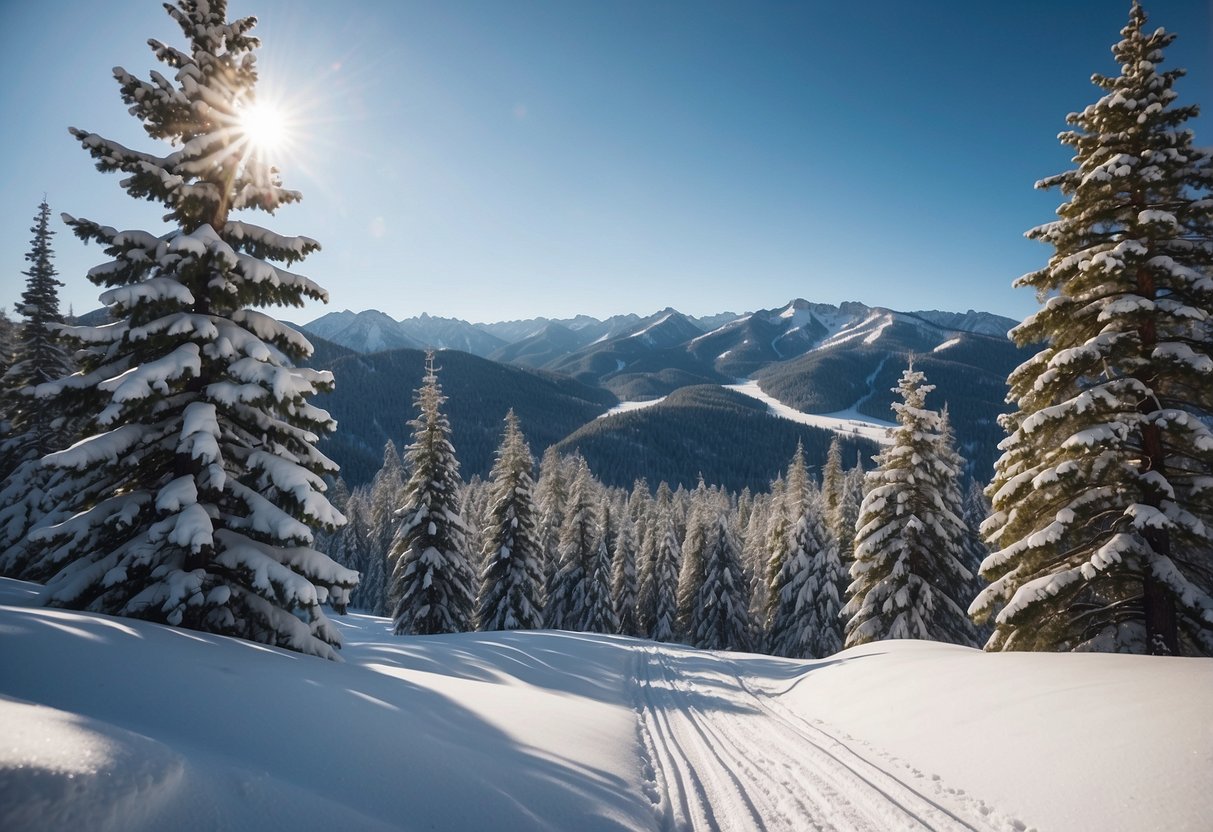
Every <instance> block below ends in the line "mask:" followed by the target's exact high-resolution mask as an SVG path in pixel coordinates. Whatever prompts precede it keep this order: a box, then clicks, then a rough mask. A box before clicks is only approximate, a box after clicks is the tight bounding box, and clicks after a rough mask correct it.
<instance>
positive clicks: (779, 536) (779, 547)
mask: <svg viewBox="0 0 1213 832" xmlns="http://www.w3.org/2000/svg"><path fill="white" fill-rule="evenodd" d="M809 493H810V491H809V469H808V466H807V465H806V464H805V460H804V445H803V444H802V443H801V442H797V443H796V453H794V454H793V455H792V461H791V462H790V463H789V464H788V475H787V478H786V480H785V486H784V489H783V491H782V493H781V494H780V498H779V500H780V506H779V513H778V514H777V515H775V517H774V518H773V519H774V523H773V524H772V526H771V532H770V538H769V540H770V543H769V549H768V550H767V564H766V574H765V575H764V580H765V582H766V585H767V586H766V589H765V591H764V593H763V594H764V595H765V596H766V599H767V603H766V607H765V609H764V610H763V620H764V621H765V622H767V625H768V627H769V625H770V622H771V621H772V619H773V618H774V615H775V607H776V606H777V605H778V604H779V594H778V591H777V590H776V588H775V587H776V584H777V583H778V581H779V575H780V573H781V572H782V571H783V568H784V564H785V563H786V561H787V559H788V558H790V557H791V556H792V554H793V546H794V541H793V540H792V530H793V529H794V528H795V525H796V522H797V521H798V520H799V519H800V518H801V517H802V516H803V515H804V513H805V511H806V508H807V506H808V504H809Z"/></svg>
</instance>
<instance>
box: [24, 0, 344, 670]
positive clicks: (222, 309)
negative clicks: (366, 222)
mask: <svg viewBox="0 0 1213 832" xmlns="http://www.w3.org/2000/svg"><path fill="white" fill-rule="evenodd" d="M166 8H167V10H168V13H169V15H170V16H171V17H172V18H173V20H174V21H175V22H176V23H177V24H178V25H179V26H180V28H181V30H182V32H183V33H184V35H185V38H186V40H187V48H186V50H184V51H182V50H179V49H177V48H174V47H171V46H167V45H165V44H162V43H160V42H158V41H154V40H153V41H150V42H149V43H150V45H151V47H152V50H153V52H154V53H155V55H156V57H157V59H159V60H160V61H161V62H162V63H164V64H166V65H167V66H168V67H169V68H171V70H172V72H171V73H170V78H172V79H175V81H174V80H170V78H166V77H164V76H162V75H160V74H159V73H153V74H152V80H151V81H150V82H149V81H142V80H140V79H138V78H136V77H135V76H133V75H131V74H129V73H128V72H126V71H125V70H123V69H121V68H118V69H115V70H114V76H115V78H116V79H117V80H118V83H119V85H120V86H121V91H122V98H123V100H124V101H125V102H126V104H127V106H128V108H129V111H130V113H131V114H132V115H134V116H135V117H136V118H137V119H139V121H140V122H141V123H142V126H143V128H144V130H145V131H146V132H147V133H148V135H150V136H151V137H152V138H153V139H158V140H163V141H165V142H167V143H168V145H169V150H170V152H169V153H168V154H167V155H164V156H159V155H155V154H154V153H149V152H140V151H135V150H130V149H127V148H126V147H123V146H122V145H120V144H118V143H117V142H114V141H111V140H109V139H106V138H103V137H102V136H99V135H97V134H95V133H89V132H87V131H85V130H77V129H74V128H73V129H72V131H71V132H72V135H74V136H75V137H76V138H77V139H78V140H79V142H80V144H81V146H82V147H83V148H84V149H85V150H87V151H88V152H89V153H90V154H91V155H92V157H93V158H94V159H95V160H96V163H97V168H98V169H99V170H101V171H103V172H115V171H117V172H121V173H122V174H123V175H124V177H125V178H123V180H122V181H121V183H120V184H121V185H122V187H123V188H124V189H125V190H126V191H127V193H128V194H130V195H131V196H132V197H134V198H136V199H147V200H151V201H154V202H159V203H161V204H162V205H163V206H164V207H165V208H167V214H166V217H165V218H166V220H167V221H168V222H169V223H170V224H171V225H172V226H174V227H173V228H172V229H171V230H169V231H168V232H167V233H165V234H163V235H162V236H156V235H155V234H152V233H148V232H146V231H123V232H119V231H115V230H114V229H113V228H111V227H108V226H105V225H102V224H99V223H96V222H92V221H90V220H84V219H74V218H72V217H69V216H64V220H65V222H67V224H68V225H69V226H71V228H72V229H73V231H74V232H75V234H76V235H77V236H78V237H80V238H81V239H84V240H86V241H87V240H92V241H95V242H97V243H99V244H101V245H102V246H104V247H105V252H106V254H107V255H108V256H109V257H111V258H113V259H112V260H110V261H109V262H107V263H105V264H103V265H100V266H98V267H96V268H94V269H92V270H91V271H90V273H89V277H90V279H91V280H93V282H95V283H97V284H98V285H101V286H108V287H110V288H109V289H108V290H107V291H105V292H104V293H103V294H102V295H101V300H102V303H104V304H105V305H106V306H108V307H109V312H110V316H111V318H112V319H113V320H114V321H115V323H113V324H112V325H110V326H106V327H97V328H77V329H75V330H73V331H71V332H70V333H69V334H70V335H71V336H73V337H74V338H75V339H78V340H81V341H83V342H85V343H86V344H89V345H91V346H90V352H89V354H88V356H87V358H86V359H85V365H84V367H83V370H82V371H81V372H78V373H76V374H74V375H72V376H70V377H69V378H68V379H67V380H64V381H59V382H48V383H46V384H42V385H39V386H38V388H37V395H38V397H39V398H40V399H47V400H48V403H47V407H51V408H59V407H63V406H64V402H73V403H75V404H77V405H78V406H79V408H80V410H79V412H81V413H83V414H86V415H87V416H88V418H89V419H90V422H91V424H90V425H89V428H90V429H91V431H92V432H93V435H92V436H90V437H89V438H87V439H85V440H83V441H81V442H79V443H77V444H75V445H73V446H72V447H71V448H68V449H66V450H62V451H58V452H55V453H52V454H50V455H49V456H47V457H46V458H45V459H46V461H47V462H48V463H50V464H53V465H54V466H56V467H58V468H62V469H67V470H72V471H78V472H84V471H90V472H91V473H92V475H93V479H92V481H91V483H89V484H88V485H87V486H85V487H83V488H82V489H81V492H82V493H81V495H80V499H81V502H82V505H83V510H82V511H81V512H80V513H78V514H76V515H74V516H73V517H72V518H70V519H69V520H66V521H64V522H62V523H60V524H57V525H55V526H53V527H49V528H43V529H40V530H38V531H36V532H35V535H36V536H37V537H38V539H39V540H40V541H41V543H42V544H43V548H42V551H41V553H40V554H41V557H42V558H43V561H42V566H43V568H47V569H48V571H49V569H50V568H56V567H58V565H60V564H62V565H63V568H62V569H61V571H59V572H58V574H57V575H55V576H54V577H53V578H52V579H51V580H50V581H49V583H48V584H47V587H46V591H45V594H44V599H45V600H46V602H47V603H48V604H50V605H53V606H64V607H72V608H82V609H89V610H94V611H98V612H105V613H111V614H118V615H132V616H137V617H142V618H149V619H153V620H157V621H163V622H167V623H169V624H180V625H183V626H187V627H192V628H195V629H199V630H205V631H210V632H217V633H224V634H229V635H235V636H240V637H244V638H248V639H251V640H254V641H259V642H264V643H267V644H273V645H279V646H283V647H288V648H291V649H294V650H299V651H303V652H307V653H314V654H317V655H322V656H334V655H335V653H334V652H333V648H334V647H336V646H338V645H339V644H340V637H339V635H338V633H337V631H336V629H335V628H334V627H332V625H331V624H330V623H329V622H328V620H327V619H326V618H325V616H324V614H323V612H322V611H321V608H320V605H321V604H322V603H324V602H326V601H328V602H331V603H333V604H334V606H335V607H336V608H338V609H340V608H342V606H343V605H344V603H345V601H346V598H347V596H348V593H349V591H350V589H351V588H352V587H353V586H354V585H355V583H356V582H357V574H356V573H354V572H352V571H350V570H348V569H344V568H342V567H340V566H338V565H337V564H335V563H334V562H333V561H332V560H331V559H330V558H328V557H327V556H326V555H323V554H321V553H319V552H317V551H315V550H314V549H313V548H312V547H311V544H312V541H313V533H312V531H311V528H310V526H319V527H325V526H337V525H340V524H341V523H342V522H344V520H343V518H342V516H341V515H340V514H339V513H338V512H337V511H336V510H335V509H333V508H332V506H331V505H330V504H329V502H328V501H327V500H326V499H325V497H324V493H323V492H324V489H325V486H324V483H323V480H322V476H323V475H324V474H330V473H334V472H335V470H336V466H335V465H334V464H333V463H332V462H331V461H330V460H328V459H327V458H326V457H325V456H324V455H323V454H321V453H319V452H318V451H317V450H316V447H315V442H316V441H317V440H316V437H317V435H318V434H323V433H326V432H328V431H330V430H332V429H333V427H334V425H333V422H332V420H331V419H330V418H329V416H328V414H327V413H325V412H324V411H322V410H319V409H317V408H315V407H313V406H312V405H310V404H308V402H307V398H308V397H309V396H311V395H314V394H316V393H319V392H324V391H327V390H329V389H331V387H332V383H333V380H332V374H331V373H328V372H322V371H318V370H312V369H304V368H298V367H296V366H294V365H295V364H297V363H298V362H299V361H301V360H302V359H303V358H305V357H306V356H307V355H309V354H310V352H311V347H310V345H309V344H308V342H307V340H306V339H305V338H303V337H302V336H301V335H299V333H297V332H295V331H294V330H292V329H290V328H289V327H287V326H284V325H282V324H280V323H278V322H277V321H276V320H274V319H273V318H271V317H270V316H268V315H266V314H264V313H263V312H260V311H256V308H257V307H267V306H274V305H278V304H285V305H291V306H298V305H301V304H302V303H303V302H304V300H305V299H311V300H318V301H325V300H327V295H326V293H325V292H324V290H323V289H321V288H320V287H319V286H317V285H316V284H315V283H313V282H312V281H310V280H308V279H307V278H305V277H301V276H299V275H297V274H293V273H291V272H288V271H286V270H285V269H284V268H280V267H279V266H275V265H272V263H271V262H270V261H276V262H277V263H280V264H283V265H290V264H292V263H295V262H297V261H299V260H301V259H302V258H304V257H305V256H306V255H307V254H309V253H311V252H313V251H315V250H316V249H317V248H318V247H319V246H318V244H317V243H316V242H315V241H314V240H311V239H309V238H307V237H283V236H279V235H278V234H275V233H273V232H271V231H268V230H266V229H264V228H261V227H259V226H256V225H253V224H251V223H249V222H247V221H245V220H236V219H234V218H233V217H232V216H231V213H232V212H233V211H241V210H246V209H249V210H251V209H262V210H265V211H268V212H273V211H274V210H275V209H277V208H279V207H281V206H282V205H285V204H289V203H292V202H295V201H297V200H298V199H299V194H298V193H297V192H295V191H288V190H285V189H284V188H283V187H282V186H281V183H280V181H279V178H278V174H277V172H276V170H275V169H274V168H273V167H272V166H271V165H270V164H269V163H268V161H267V160H266V159H265V158H264V153H263V152H262V151H261V150H260V149H258V148H257V147H256V146H255V145H254V144H253V140H252V138H251V137H250V135H249V133H248V132H247V131H246V130H244V128H243V127H242V120H241V118H242V114H243V113H245V112H247V111H248V110H249V108H250V107H251V106H252V105H254V104H255V94H254V87H255V83H256V80H257V71H256V65H255V62H254V54H253V50H254V49H255V48H256V47H257V46H258V45H259V44H258V41H257V39H256V38H254V37H253V36H252V35H251V34H250V32H251V30H252V28H253V26H254V24H255V22H256V21H255V20H254V19H253V18H244V19H241V20H236V21H231V22H229V21H228V20H227V19H226V12H227V9H226V4H225V3H224V2H222V0H212V2H209V3H197V2H192V1H191V0H181V2H179V3H178V4H177V5H166ZM50 399H57V401H55V402H53V403H51V402H50V401H49V400H50Z"/></svg>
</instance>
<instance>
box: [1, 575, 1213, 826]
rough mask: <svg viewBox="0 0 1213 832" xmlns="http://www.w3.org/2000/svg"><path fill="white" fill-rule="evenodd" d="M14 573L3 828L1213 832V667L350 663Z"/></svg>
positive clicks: (523, 652)
mask: <svg viewBox="0 0 1213 832" xmlns="http://www.w3.org/2000/svg"><path fill="white" fill-rule="evenodd" d="M36 589H37V588H36V587H34V586H32V585H30V584H22V583H19V582H15V581H10V580H3V581H0V666H3V667H4V668H5V672H4V673H3V674H0V736H3V737H4V738H5V741H4V742H3V743H0V828H2V829H5V830H39V829H63V828H78V829H114V830H144V829H146V830H158V829H181V830H203V829H214V828H237V829H244V828H248V829H252V828H258V829H261V828H288V827H289V828H293V829H301V830H308V829H322V828H334V826H337V827H339V828H349V829H359V830H362V829H370V830H379V829H429V828H436V829H460V830H462V829H467V830H476V829H494V830H498V829H503V830H553V832H555V830H570V829H572V830H578V832H581V830H654V829H656V830H669V831H670V832H673V831H674V830H754V829H766V830H791V829H796V830H802V829H804V830H809V829H819V830H825V829H839V830H899V829H939V830H947V829H969V830H991V829H993V830H1027V829H1032V828H1035V829H1039V830H1050V829H1052V830H1081V829H1099V830H1137V829H1167V830H1203V829H1207V820H1208V818H1209V817H1211V816H1213V792H1211V790H1209V789H1208V783H1209V782H1213V742H1211V741H1210V740H1211V739H1213V712H1211V711H1210V709H1209V708H1208V701H1209V700H1208V691H1210V690H1213V660H1209V659H1156V658H1146V657H1140V656H1114V655H1098V656H1096V655H1052V654H998V655H989V654H984V653H981V652H979V651H975V650H970V649H966V648H960V647H954V646H950V645H943V644H934V643H929V642H916V641H902V642H879V643H876V644H871V645H867V646H865V647H861V648H854V649H851V650H847V651H845V652H843V653H840V654H838V655H836V656H833V657H831V658H829V659H825V660H821V661H816V662H796V661H791V660H787V659H778V658H772V657H769V656H758V655H750V654H741V653H714V652H707V651H700V650H694V649H691V648H688V647H684V646H680V645H671V644H655V643H652V642H647V641H640V640H635V639H627V638H621V637H614V636H597V635H589V634H582V633H566V632H556V631H536V632H504V633H464V634H459V635H451V636H431V637H412V638H404V637H396V636H392V635H391V634H390V629H389V628H390V622H389V621H388V620H387V619H383V618H376V617H372V616H365V615H357V614H352V615H349V616H345V617H335V618H334V620H335V622H336V625H337V626H338V627H339V628H340V629H341V631H342V635H343V637H344V640H345V643H346V647H345V649H343V650H342V654H343V658H344V662H329V661H325V660H322V659H318V658H315V657H310V656H304V655H300V654H295V653H290V652H287V651H284V650H279V649H273V648H267V647H262V646H259V645H256V644H251V643H248V642H243V641H239V640H235V639H229V638H224V637H219V636H210V635H204V634H199V633H194V632H190V631H185V630H177V629H172V628H168V627H163V626H159V625H155V624H149V623H146V622H141V621H134V620H125V619H114V618H109V617H106V616H100V615H93V614H87V613H77V612H66V611H61V610H48V609H43V608H38V607H34V606H31V604H32V603H33V601H34V593H35V592H36Z"/></svg>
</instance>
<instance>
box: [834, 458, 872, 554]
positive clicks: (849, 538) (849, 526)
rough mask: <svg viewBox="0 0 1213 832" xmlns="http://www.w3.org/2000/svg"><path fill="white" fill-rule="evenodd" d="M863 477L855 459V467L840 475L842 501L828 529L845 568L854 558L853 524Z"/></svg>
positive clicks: (857, 518) (860, 467)
mask: <svg viewBox="0 0 1213 832" xmlns="http://www.w3.org/2000/svg"><path fill="white" fill-rule="evenodd" d="M865 479H866V476H865V474H864V471H863V467H862V466H861V465H860V464H859V462H858V460H856V463H855V467H853V468H848V469H847V472H846V473H845V474H844V475H843V477H842V502H841V503H840V504H839V506H838V515H837V517H836V519H835V523H836V525H835V526H834V527H833V528H832V529H830V531H831V532H833V533H834V539H835V540H836V541H837V542H838V558H839V560H841V561H842V564H843V567H845V568H847V569H849V568H850V564H851V562H852V561H854V560H855V526H856V524H857V523H858V522H859V507H860V506H861V505H862V504H863V492H864V480H865Z"/></svg>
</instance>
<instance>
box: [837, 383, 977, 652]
mask: <svg viewBox="0 0 1213 832" xmlns="http://www.w3.org/2000/svg"><path fill="white" fill-rule="evenodd" d="M925 382H926V377H925V376H924V375H923V374H922V373H921V372H919V371H917V370H915V369H914V367H913V365H910V367H909V368H908V369H907V370H906V371H905V372H904V373H902V376H901V382H900V384H899V385H898V388H897V392H899V393H900V394H901V398H902V401H901V402H899V403H895V404H894V405H893V410H894V412H895V413H896V414H897V427H896V428H893V429H892V439H893V443H892V444H891V445H889V446H888V447H886V448H885V449H884V450H883V451H882V452H881V454H880V456H879V457H878V458H877V468H876V470H874V471H872V472H870V473H869V474H868V486H869V487H868V492H867V494H866V495H865V496H864V499H863V505H862V506H861V508H860V512H859V523H858V527H857V530H856V533H855V562H854V563H853V564H852V565H851V578H852V583H851V585H850V587H849V588H848V592H849V594H850V598H849V600H848V602H847V605H846V607H845V608H844V614H845V615H846V616H848V621H847V625H846V635H847V640H846V644H847V646H848V647H850V646H854V645H856V644H864V643H866V642H869V641H877V640H880V639H886V638H922V639H931V640H934V641H950V642H953V643H956V644H971V643H973V640H974V633H973V628H972V625H971V624H970V622H969V620H968V618H967V617H966V616H965V613H964V608H963V606H961V604H962V602H963V601H964V600H965V595H966V590H967V588H968V586H969V582H970V581H971V580H972V575H971V573H970V572H969V571H968V570H967V569H965V567H964V564H963V562H962V560H963V558H964V551H963V548H962V541H963V537H964V525H963V521H962V520H961V519H960V518H959V517H958V516H957V515H956V513H955V512H954V511H953V509H952V507H951V506H950V505H949V501H948V500H947V498H946V492H947V489H948V488H949V487H950V484H951V482H953V481H955V480H956V479H957V478H958V477H959V476H960V472H959V471H958V470H957V469H956V468H955V467H954V466H953V465H952V464H950V461H949V457H948V456H947V455H946V454H941V452H940V444H941V441H942V426H941V424H940V417H939V414H938V413H936V412H935V411H933V410H928V409H927V408H926V397H927V393H929V392H930V391H931V390H933V389H935V388H934V386H933V385H930V384H926V383H925Z"/></svg>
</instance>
